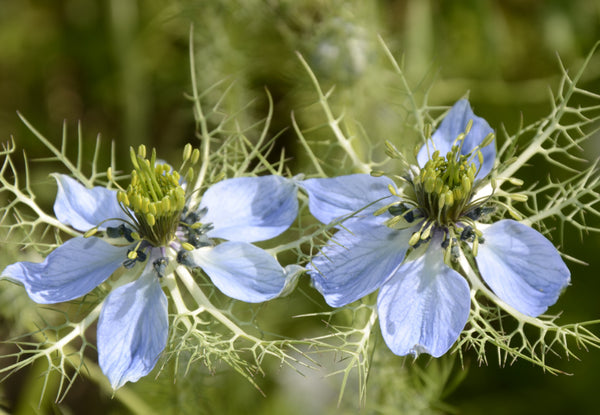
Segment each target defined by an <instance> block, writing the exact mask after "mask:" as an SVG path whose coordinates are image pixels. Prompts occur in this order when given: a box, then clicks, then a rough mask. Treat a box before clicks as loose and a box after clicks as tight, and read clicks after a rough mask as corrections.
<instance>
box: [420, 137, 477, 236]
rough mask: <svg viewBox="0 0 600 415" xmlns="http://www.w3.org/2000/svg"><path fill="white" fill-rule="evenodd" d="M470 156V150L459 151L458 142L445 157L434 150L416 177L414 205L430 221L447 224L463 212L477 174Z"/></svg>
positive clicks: (455, 219) (453, 221) (469, 198)
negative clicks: (466, 153)
mask: <svg viewBox="0 0 600 415" xmlns="http://www.w3.org/2000/svg"><path fill="white" fill-rule="evenodd" d="M461 144H462V141H461ZM479 154H481V153H479ZM471 159H472V157H471V155H470V154H469V155H463V154H460V146H457V145H455V146H453V147H452V150H451V151H449V152H448V154H446V156H445V157H442V156H441V155H440V152H439V151H435V152H434V153H433V155H432V156H431V159H429V160H428V161H427V163H426V164H425V166H424V167H423V168H422V169H421V172H420V174H419V175H418V176H417V177H415V179H414V182H413V185H414V188H415V195H416V198H417V201H416V202H417V205H418V206H419V207H420V209H421V211H422V212H423V213H424V214H425V216H426V217H427V218H428V219H429V220H430V221H432V222H436V223H437V224H438V225H441V226H448V225H451V224H453V223H455V222H456V221H457V220H458V219H459V218H460V216H461V215H462V214H463V213H464V211H465V207H466V206H467V204H468V203H469V201H470V200H471V197H472V192H473V183H474V181H475V175H476V174H477V167H476V165H475V163H473V162H472V161H471Z"/></svg>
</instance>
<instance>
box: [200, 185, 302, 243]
mask: <svg viewBox="0 0 600 415" xmlns="http://www.w3.org/2000/svg"><path fill="white" fill-rule="evenodd" d="M296 195H297V187H296V185H295V183H294V182H293V181H292V180H289V179H285V178H283V177H280V176H261V177H238V178H235V179H229V180H223V181H221V182H219V183H217V184H215V185H213V186H211V187H210V188H209V189H208V190H207V191H206V193H204V195H203V196H202V201H201V203H200V208H204V207H205V208H207V209H208V212H207V213H206V216H204V217H203V218H202V222H204V223H212V224H213V226H214V229H213V230H211V231H210V232H208V236H209V237H211V238H223V239H229V240H232V241H242V242H256V241H264V240H266V239H271V238H274V237H275V236H277V235H279V234H280V233H282V232H283V231H285V230H286V229H287V228H289V227H290V225H291V224H292V222H294V220H295V219H296V216H297V215H298V200H297V198H296Z"/></svg>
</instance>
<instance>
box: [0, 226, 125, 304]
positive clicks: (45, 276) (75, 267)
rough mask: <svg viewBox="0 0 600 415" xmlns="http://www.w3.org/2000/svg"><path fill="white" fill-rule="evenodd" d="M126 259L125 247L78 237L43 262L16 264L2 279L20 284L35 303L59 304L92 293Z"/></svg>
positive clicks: (9, 268)
mask: <svg viewBox="0 0 600 415" xmlns="http://www.w3.org/2000/svg"><path fill="white" fill-rule="evenodd" d="M126 255H127V248H126V247H125V248H124V247H116V246H112V245H110V244H108V243H106V242H104V241H103V240H101V239H98V238H83V237H78V238H73V239H69V240H68V241H67V242H65V243H64V244H62V245H61V246H59V247H58V248H56V249H55V250H54V251H52V253H50V255H48V256H47V257H46V259H45V260H44V262H41V263H35V262H17V263H15V264H12V265H9V266H7V267H6V268H5V269H4V271H2V275H3V276H5V277H6V278H9V279H11V280H13V281H17V282H20V283H21V284H23V285H24V286H25V289H26V290H27V293H28V294H29V297H30V298H31V299H32V300H33V301H35V302H36V303H39V304H53V303H60V302H63V301H69V300H73V299H75V298H78V297H81V296H82V295H85V294H87V293H88V292H90V291H91V290H93V289H94V288H95V287H96V286H98V285H99V284H101V283H102V282H104V281H105V280H106V279H107V278H108V277H110V275H111V274H112V273H113V272H114V271H115V270H116V269H117V268H119V267H120V266H121V264H122V263H123V260H125V259H126Z"/></svg>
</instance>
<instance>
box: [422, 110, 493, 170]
mask: <svg viewBox="0 0 600 415" xmlns="http://www.w3.org/2000/svg"><path fill="white" fill-rule="evenodd" d="M469 120H473V126H472V127H471V131H470V132H469V134H467V136H466V138H465V140H464V144H463V146H462V149H461V153H462V154H468V153H469V152H470V151H471V150H473V149H474V148H475V147H476V146H478V145H479V144H481V142H482V141H483V139H484V138H485V137H487V135H488V134H490V133H493V132H494V130H492V129H491V127H490V125H489V124H488V123H487V121H486V120H484V119H483V118H481V117H478V116H477V115H475V114H474V113H473V110H472V109H471V105H469V101H467V100H466V99H461V100H460V101H458V102H456V104H454V106H453V107H452V108H451V109H450V111H448V114H446V116H445V117H444V119H443V121H442V123H441V124H440V126H439V128H438V129H437V130H436V131H435V133H434V134H433V136H432V141H433V144H434V146H435V148H432V147H429V152H428V151H427V147H428V146H429V145H430V143H429V142H427V143H426V144H425V145H424V146H423V147H421V150H420V151H419V154H418V155H417V162H418V163H419V166H421V167H423V166H424V165H425V163H426V162H427V160H428V159H429V156H430V155H431V154H432V153H433V152H434V151H435V150H439V151H440V154H441V155H442V156H445V155H446V153H448V152H449V151H450V148H451V147H452V143H453V142H454V140H455V139H456V137H458V135H459V134H461V133H464V132H465V128H466V127H467V124H468V122H469ZM481 153H482V154H483V165H482V166H481V170H480V171H479V173H478V174H477V178H478V179H482V178H484V177H485V176H487V175H488V173H489V172H490V171H491V170H492V167H494V161H495V159H496V147H495V143H492V144H489V145H488V146H486V147H484V148H482V149H481ZM473 161H474V162H475V165H476V166H477V167H478V168H479V160H478V159H477V156H475V158H474V160H473Z"/></svg>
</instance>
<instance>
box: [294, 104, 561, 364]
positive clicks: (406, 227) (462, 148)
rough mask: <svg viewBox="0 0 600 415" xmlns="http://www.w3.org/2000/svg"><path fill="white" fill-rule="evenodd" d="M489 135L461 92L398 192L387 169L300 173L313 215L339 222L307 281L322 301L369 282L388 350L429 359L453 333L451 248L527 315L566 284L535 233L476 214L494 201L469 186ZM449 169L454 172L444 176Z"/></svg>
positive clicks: (489, 156) (358, 294)
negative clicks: (377, 173)
mask: <svg viewBox="0 0 600 415" xmlns="http://www.w3.org/2000/svg"><path fill="white" fill-rule="evenodd" d="M469 127H470V130H469ZM465 130H469V131H467V132H468V133H467V134H464V133H465ZM491 134H492V129H491V128H490V127H489V125H488V123H487V122H486V121H485V120H484V119H482V118H480V117H477V116H476V115H474V114H473V112H472V110H471V107H470V105H469V103H468V101H466V100H461V101H458V102H457V103H456V104H455V105H454V106H453V107H452V109H451V110H450V111H449V112H448V114H447V115H446V117H445V118H444V120H443V121H442V123H441V125H440V126H439V128H438V129H437V131H436V132H435V133H434V134H433V136H432V138H431V143H429V144H428V145H429V148H427V147H426V146H423V148H422V149H421V151H420V152H419V153H418V156H417V162H418V166H414V168H413V169H411V170H410V171H408V172H407V174H406V176H405V177H404V181H403V184H402V183H400V188H398V191H396V190H393V191H390V188H392V189H397V187H396V186H397V185H396V184H395V183H394V181H393V180H391V179H390V178H388V177H385V176H381V177H373V176H370V175H365V174H354V175H349V176H341V177H336V178H325V179H309V180H305V181H303V182H301V183H300V186H301V187H302V188H303V189H304V190H305V191H306V192H307V193H308V196H309V208H310V210H311V212H312V214H313V215H314V216H315V217H316V218H317V219H318V220H319V221H321V222H323V223H334V224H336V225H337V227H338V228H339V230H338V232H337V233H336V234H335V235H334V237H333V239H334V241H332V242H330V243H329V244H327V245H326V246H325V247H324V248H323V249H322V251H321V253H320V254H319V255H317V256H316V257H315V258H314V259H313V260H312V262H311V263H310V264H309V265H308V269H309V274H310V275H311V277H312V280H313V283H314V285H315V287H316V288H317V289H318V290H319V291H320V292H321V293H322V294H323V296H324V298H325V300H326V302H327V303H328V304H329V305H331V306H333V307H340V306H344V305H346V304H349V303H352V302H353V301H356V300H358V299H360V298H362V297H364V296H365V295H367V294H370V293H372V292H373V291H375V290H377V289H379V294H378V298H377V308H378V314H379V317H380V326H381V331H382V334H383V338H384V340H385V342H386V344H387V345H388V347H389V348H390V349H391V350H392V351H393V352H394V353H396V354H398V355H407V354H415V355H417V354H419V353H427V354H430V355H432V356H435V357H438V356H441V355H443V354H444V353H446V352H447V351H448V350H449V349H450V347H451V346H452V345H453V344H454V343H455V341H456V340H457V338H458V336H459V334H460V333H461V331H462V330H463V328H464V326H465V324H466V322H467V319H468V316H469V310H470V287H469V284H468V282H467V280H466V279H465V278H464V277H463V275H461V269H460V267H459V266H458V262H456V260H457V259H458V257H459V255H460V253H461V251H462V252H464V253H465V254H466V255H470V256H472V257H474V258H475V261H476V264H477V268H478V271H479V273H480V274H481V277H482V278H483V280H484V281H485V282H486V283H487V285H488V286H489V287H490V288H491V289H492V290H493V292H494V293H495V294H496V295H497V296H498V297H499V298H500V299H501V300H502V301H504V302H505V303H506V304H508V305H510V306H511V307H513V308H514V309H516V310H518V311H519V312H521V313H523V314H526V315H529V316H538V315H539V314H541V313H543V312H544V311H546V309H547V308H548V307H549V306H550V305H552V304H554V303H555V302H556V300H557V298H558V296H559V294H560V293H561V291H562V290H563V288H565V287H566V286H567V285H568V284H569V280H570V273H569V270H568V268H567V267H566V266H565V264H564V262H563V261H562V259H561V257H560V254H559V253H558V251H557V250H556V249H555V248H554V246H553V245H552V244H551V243H550V241H548V240H547V239H546V238H545V237H544V236H543V235H541V234H540V233H538V232H537V231H535V230H534V229H532V228H530V227H528V226H525V225H523V224H521V223H519V222H516V221H513V220H500V221H498V222H495V223H493V224H491V225H487V224H484V223H481V222H482V220H483V219H484V218H485V216H486V215H488V214H489V213H491V212H492V211H493V209H494V208H493V203H494V202H493V200H494V199H493V198H477V197H476V196H475V193H476V191H478V190H480V189H482V188H483V187H484V185H485V184H486V183H485V180H484V179H485V178H486V176H487V175H488V174H489V173H490V172H491V171H492V169H493V167H494V159H495V156H496V152H495V149H494V147H493V146H492V145H489V143H490V142H491V139H492V138H493V136H491ZM480 146H481V147H480ZM436 150H439V151H436ZM447 154H448V156H446V155H447ZM480 157H481V159H480ZM454 169H456V171H459V172H460V173H457V174H456V177H455V179H447V177H448V176H452V175H446V174H445V173H446V172H448V171H454ZM402 186H404V187H402ZM457 189H458V190H457ZM404 190H406V191H404ZM386 207H387V209H386ZM374 213H376V214H375V215H374ZM336 222H339V224H338V223H336ZM407 254H410V255H407ZM450 264H453V266H450Z"/></svg>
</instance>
